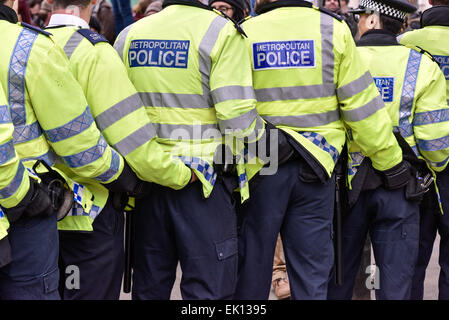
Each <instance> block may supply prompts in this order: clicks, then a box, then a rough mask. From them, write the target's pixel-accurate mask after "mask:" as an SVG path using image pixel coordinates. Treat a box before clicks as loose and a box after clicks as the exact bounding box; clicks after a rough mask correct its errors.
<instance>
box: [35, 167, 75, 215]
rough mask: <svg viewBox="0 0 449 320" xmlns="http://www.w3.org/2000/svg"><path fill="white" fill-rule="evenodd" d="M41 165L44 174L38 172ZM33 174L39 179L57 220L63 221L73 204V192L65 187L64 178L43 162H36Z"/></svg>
mask: <svg viewBox="0 0 449 320" xmlns="http://www.w3.org/2000/svg"><path fill="white" fill-rule="evenodd" d="M41 165H42V166H43V167H44V168H45V169H46V171H45V172H42V171H40V170H39V168H40V166H41ZM33 173H34V174H36V175H37V176H38V177H39V179H41V185H42V186H43V187H44V189H45V190H46V191H47V193H48V195H49V197H50V200H51V206H52V208H53V210H54V211H56V217H57V220H58V221H60V220H62V219H64V218H65V217H66V216H67V214H68V213H69V212H70V210H71V209H72V207H73V204H74V202H75V200H74V192H73V191H72V190H71V189H70V187H69V186H68V185H67V182H66V181H65V179H64V177H62V176H61V174H60V173H59V172H58V171H56V170H54V169H53V168H51V167H50V166H49V165H48V164H47V163H46V162H45V161H43V160H37V161H36V163H35V164H34V165H33Z"/></svg>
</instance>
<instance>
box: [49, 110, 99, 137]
mask: <svg viewBox="0 0 449 320" xmlns="http://www.w3.org/2000/svg"><path fill="white" fill-rule="evenodd" d="M92 122H94V119H93V118H92V114H91V113H90V109H89V107H86V110H84V112H83V113H82V114H81V115H79V116H78V117H76V118H75V119H73V120H71V121H69V122H67V123H66V124H64V125H62V126H59V127H57V128H54V129H50V130H46V131H45V137H46V138H47V139H48V140H49V141H50V142H58V141H61V140H65V139H68V138H71V137H73V136H75V135H77V134H80V133H81V132H83V131H85V130H87V129H88V128H90V126H91V125H92Z"/></svg>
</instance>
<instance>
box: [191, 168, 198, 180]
mask: <svg viewBox="0 0 449 320" xmlns="http://www.w3.org/2000/svg"><path fill="white" fill-rule="evenodd" d="M190 170H191V171H192V177H191V178H190V181H189V183H194V182H195V181H198V177H197V176H196V174H195V171H193V170H192V169H190Z"/></svg>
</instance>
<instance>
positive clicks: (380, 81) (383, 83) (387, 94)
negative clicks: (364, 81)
mask: <svg viewBox="0 0 449 320" xmlns="http://www.w3.org/2000/svg"><path fill="white" fill-rule="evenodd" d="M374 83H375V84H376V86H377V89H378V90H379V93H380V95H381V97H382V100H383V101H384V102H393V97H394V78H393V77H374Z"/></svg>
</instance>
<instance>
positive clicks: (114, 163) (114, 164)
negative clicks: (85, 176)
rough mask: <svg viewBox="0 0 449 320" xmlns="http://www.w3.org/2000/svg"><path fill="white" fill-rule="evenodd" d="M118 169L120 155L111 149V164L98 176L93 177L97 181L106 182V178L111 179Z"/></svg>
mask: <svg viewBox="0 0 449 320" xmlns="http://www.w3.org/2000/svg"><path fill="white" fill-rule="evenodd" d="M119 169H120V155H119V154H118V153H117V151H115V150H114V149H111V165H110V166H109V169H108V170H106V172H104V173H103V174H101V175H99V176H98V177H95V178H94V179H95V180H97V181H101V182H106V181H108V180H111V179H112V177H113V176H115V175H116V174H117V173H118V170H119Z"/></svg>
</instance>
